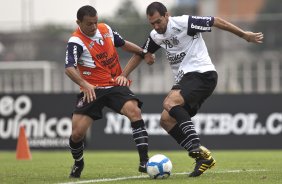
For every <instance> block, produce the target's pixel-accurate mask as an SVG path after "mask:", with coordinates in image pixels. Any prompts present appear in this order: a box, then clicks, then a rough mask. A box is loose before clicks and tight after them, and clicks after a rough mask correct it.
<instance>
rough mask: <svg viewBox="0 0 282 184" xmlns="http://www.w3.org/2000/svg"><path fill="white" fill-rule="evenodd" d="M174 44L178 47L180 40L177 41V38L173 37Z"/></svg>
mask: <svg viewBox="0 0 282 184" xmlns="http://www.w3.org/2000/svg"><path fill="white" fill-rule="evenodd" d="M172 43H173V45H178V44H179V40H178V39H177V37H176V36H175V37H172Z"/></svg>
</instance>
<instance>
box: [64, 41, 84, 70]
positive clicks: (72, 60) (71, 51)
mask: <svg viewBox="0 0 282 184" xmlns="http://www.w3.org/2000/svg"><path fill="white" fill-rule="evenodd" d="M82 52H83V47H82V46H81V45H79V44H77V43H73V42H69V43H68V45H67V50H66V62H65V68H67V67H76V66H77V61H78V59H79V58H80V56H81V55H82Z"/></svg>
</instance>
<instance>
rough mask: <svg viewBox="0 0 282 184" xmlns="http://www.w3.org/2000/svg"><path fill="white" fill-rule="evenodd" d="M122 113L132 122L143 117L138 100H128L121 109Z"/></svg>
mask: <svg viewBox="0 0 282 184" xmlns="http://www.w3.org/2000/svg"><path fill="white" fill-rule="evenodd" d="M120 112H121V114H124V115H125V116H126V117H128V119H129V120H130V121H131V122H134V121H138V120H140V119H142V118H141V109H140V108H139V107H138V102H137V101H136V100H128V101H127V102H125V104H124V105H123V107H122V109H121V111H120Z"/></svg>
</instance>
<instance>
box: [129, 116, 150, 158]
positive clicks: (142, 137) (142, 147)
mask: <svg viewBox="0 0 282 184" xmlns="http://www.w3.org/2000/svg"><path fill="white" fill-rule="evenodd" d="M131 127H132V135H133V139H134V141H135V144H136V147H137V150H138V153H139V158H140V162H147V161H148V158H149V157H148V133H147V131H146V129H145V124H144V121H143V120H138V121H135V122H131Z"/></svg>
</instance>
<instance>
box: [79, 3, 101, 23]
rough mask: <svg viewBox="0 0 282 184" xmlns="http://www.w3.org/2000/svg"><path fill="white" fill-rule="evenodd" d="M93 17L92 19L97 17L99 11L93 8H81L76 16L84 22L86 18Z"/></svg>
mask: <svg viewBox="0 0 282 184" xmlns="http://www.w3.org/2000/svg"><path fill="white" fill-rule="evenodd" d="M86 15H87V16H91V17H95V16H96V15H97V11H96V9H95V8H94V7H93V6H89V5H86V6H82V7H81V8H79V9H78V11H77V14H76V18H77V20H79V21H82V20H83V17H84V16H86Z"/></svg>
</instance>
